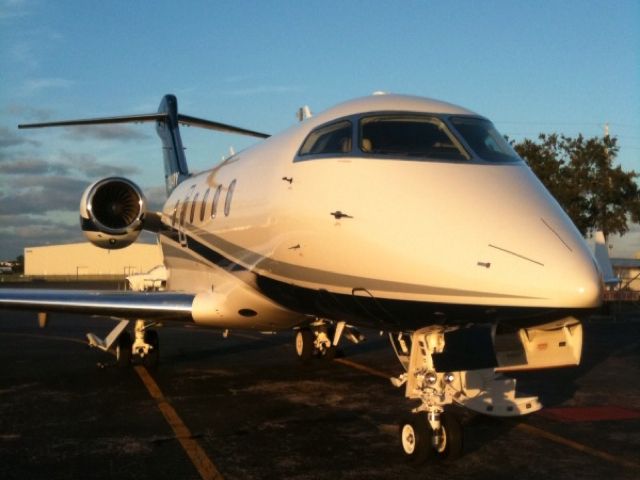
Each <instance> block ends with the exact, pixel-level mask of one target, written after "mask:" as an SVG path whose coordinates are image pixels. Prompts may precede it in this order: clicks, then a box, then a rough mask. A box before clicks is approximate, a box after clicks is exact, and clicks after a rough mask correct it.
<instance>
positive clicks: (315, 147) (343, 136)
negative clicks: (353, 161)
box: [300, 120, 352, 155]
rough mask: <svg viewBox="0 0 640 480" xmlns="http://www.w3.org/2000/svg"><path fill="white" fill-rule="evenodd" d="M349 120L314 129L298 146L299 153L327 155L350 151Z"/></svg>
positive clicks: (350, 134) (350, 131) (350, 132)
mask: <svg viewBox="0 0 640 480" xmlns="http://www.w3.org/2000/svg"><path fill="white" fill-rule="evenodd" d="M351 137H352V127H351V122H349V121H346V120H345V121H342V122H337V123H332V124H331V125H326V126H324V127H320V128H318V129H317V130H314V131H313V132H311V133H310V134H309V136H308V137H307V139H306V140H305V141H304V143H303V144H302V147H301V148H300V155H327V154H335V153H349V152H351V147H352V145H351Z"/></svg>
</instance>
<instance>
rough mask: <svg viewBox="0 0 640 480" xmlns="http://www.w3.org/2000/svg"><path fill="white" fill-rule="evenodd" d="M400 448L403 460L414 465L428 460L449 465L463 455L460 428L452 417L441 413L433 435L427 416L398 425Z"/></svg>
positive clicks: (450, 414) (422, 414)
mask: <svg viewBox="0 0 640 480" xmlns="http://www.w3.org/2000/svg"><path fill="white" fill-rule="evenodd" d="M400 444H401V446H402V451H403V453H404V456H405V458H406V459H407V460H408V461H409V463H411V464H413V465H421V464H423V463H424V462H426V461H427V460H431V459H436V460H439V461H443V462H450V461H453V460H456V459H457V458H459V457H460V455H462V426H461V425H460V421H459V420H458V418H457V417H456V416H455V415H454V414H452V413H449V412H443V413H441V414H440V428H439V429H438V432H434V430H433V429H432V428H431V425H430V424H429V419H428V415H427V413H426V412H420V413H417V414H414V415H411V416H410V417H407V419H405V420H404V421H403V422H402V423H401V424H400Z"/></svg>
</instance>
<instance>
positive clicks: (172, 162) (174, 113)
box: [156, 95, 189, 195]
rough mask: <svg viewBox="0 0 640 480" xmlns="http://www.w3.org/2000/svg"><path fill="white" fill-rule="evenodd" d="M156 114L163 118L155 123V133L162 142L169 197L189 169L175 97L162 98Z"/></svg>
mask: <svg viewBox="0 0 640 480" xmlns="http://www.w3.org/2000/svg"><path fill="white" fill-rule="evenodd" d="M158 113H159V114H163V116H164V118H163V119H162V120H158V121H157V122H156V132H157V133H158V136H159V137H160V140H161V141H162V156H163V157H164V181H165V185H166V187H167V195H169V194H170V193H171V192H172V191H173V189H174V188H176V187H177V186H178V184H179V183H180V182H182V181H183V180H184V179H185V178H187V177H189V167H188V166H187V159H186V157H185V155H184V147H183V146H182V138H181V137H180V126H179V124H178V99H177V98H176V97H175V95H165V96H164V97H162V101H161V102H160V106H159V107H158Z"/></svg>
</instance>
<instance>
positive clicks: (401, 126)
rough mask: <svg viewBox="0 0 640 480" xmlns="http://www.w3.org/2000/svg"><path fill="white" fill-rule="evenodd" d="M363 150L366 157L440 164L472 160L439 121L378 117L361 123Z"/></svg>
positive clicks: (408, 117) (363, 120)
mask: <svg viewBox="0 0 640 480" xmlns="http://www.w3.org/2000/svg"><path fill="white" fill-rule="evenodd" d="M359 148H360V150H361V151H362V152H363V153H365V154H373V155H389V156H395V157H416V158H425V159H437V160H468V159H469V156H468V154H467V153H466V152H465V150H464V149H463V148H462V146H461V145H460V144H459V143H458V142H457V140H456V139H455V138H454V136H453V135H452V134H451V133H450V132H449V130H448V129H447V127H446V125H445V124H444V123H443V122H442V121H441V120H440V119H438V118H436V117H429V116H425V115H376V116H371V117H365V118H363V119H362V120H360V143H359Z"/></svg>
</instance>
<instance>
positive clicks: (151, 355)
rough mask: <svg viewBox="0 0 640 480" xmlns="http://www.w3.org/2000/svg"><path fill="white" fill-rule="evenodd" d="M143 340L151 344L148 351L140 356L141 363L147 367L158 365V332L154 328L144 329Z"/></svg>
mask: <svg viewBox="0 0 640 480" xmlns="http://www.w3.org/2000/svg"><path fill="white" fill-rule="evenodd" d="M144 341H145V342H147V343H148V344H149V345H151V349H149V352H148V353H147V354H146V355H145V356H144V357H142V364H143V365H144V366H145V367H148V368H155V367H157V366H158V360H159V357H160V341H159V340H158V332H157V331H155V330H145V332H144Z"/></svg>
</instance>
